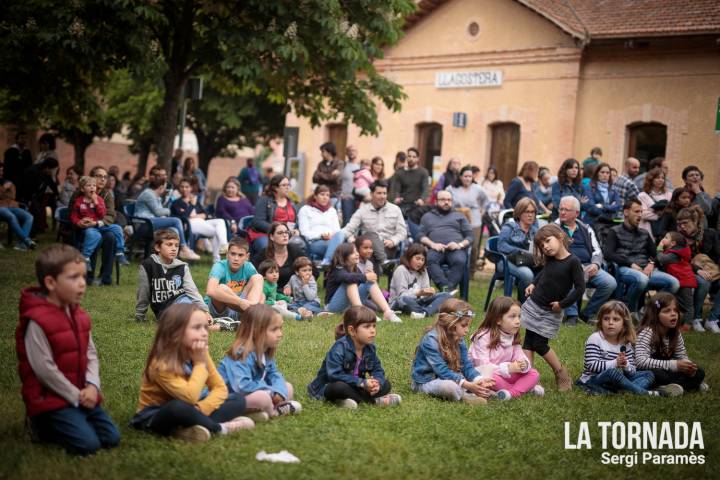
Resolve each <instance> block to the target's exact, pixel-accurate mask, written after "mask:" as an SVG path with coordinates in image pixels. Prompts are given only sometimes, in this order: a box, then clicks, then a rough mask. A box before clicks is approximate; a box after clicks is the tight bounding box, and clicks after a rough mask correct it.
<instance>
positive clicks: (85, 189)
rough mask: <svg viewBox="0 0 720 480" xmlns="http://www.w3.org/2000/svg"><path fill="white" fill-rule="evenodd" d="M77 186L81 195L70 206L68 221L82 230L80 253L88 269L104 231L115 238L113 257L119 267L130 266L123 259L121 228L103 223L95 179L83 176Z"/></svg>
mask: <svg viewBox="0 0 720 480" xmlns="http://www.w3.org/2000/svg"><path fill="white" fill-rule="evenodd" d="M79 185H80V191H81V192H82V195H79V196H78V197H77V198H76V199H75V203H74V204H73V205H71V207H72V209H71V211H70V221H71V222H72V223H73V225H75V226H76V227H77V228H81V229H83V230H84V233H85V235H84V236H83V245H82V250H83V252H82V253H83V256H84V257H85V262H86V263H87V266H88V269H90V256H91V255H92V254H93V252H94V251H95V250H96V249H97V247H98V245H100V242H101V240H102V233H103V232H106V231H109V232H110V233H112V234H113V237H115V256H116V257H117V259H118V262H119V263H120V265H130V262H128V260H127V258H125V235H124V234H123V230H122V228H121V227H120V225H117V224H115V223H112V224H110V225H107V224H105V223H104V222H103V218H104V217H105V212H106V209H105V201H104V200H103V199H102V197H101V196H99V195H98V194H97V191H96V190H97V180H95V177H88V176H83V177H80V181H79Z"/></svg>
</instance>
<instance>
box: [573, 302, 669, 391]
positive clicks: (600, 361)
mask: <svg viewBox="0 0 720 480" xmlns="http://www.w3.org/2000/svg"><path fill="white" fill-rule="evenodd" d="M635 338H636V337H635V329H634V328H633V324H632V319H631V318H630V311H629V310H628V308H627V307H626V306H625V304H623V303H621V302H618V301H617V300H612V301H609V302H607V303H606V304H604V305H603V306H602V307H600V311H599V312H598V322H597V331H596V332H595V333H593V334H592V335H590V337H588V339H587V341H586V342H585V368H584V370H583V373H582V376H580V378H579V379H578V381H577V382H576V384H577V385H578V386H579V387H581V388H584V389H585V390H586V391H588V392H589V393H594V394H598V395H609V394H613V393H618V392H620V391H628V392H631V393H634V394H636V395H660V394H661V392H657V391H654V390H649V389H650V386H651V385H652V384H653V381H654V380H655V377H654V376H653V373H652V372H650V371H640V372H638V371H637V370H636V368H635V354H634V351H633V344H634V343H635Z"/></svg>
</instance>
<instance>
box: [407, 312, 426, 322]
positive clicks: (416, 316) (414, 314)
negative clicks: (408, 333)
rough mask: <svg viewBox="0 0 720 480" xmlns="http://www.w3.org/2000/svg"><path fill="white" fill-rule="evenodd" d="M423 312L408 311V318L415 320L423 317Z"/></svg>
mask: <svg viewBox="0 0 720 480" xmlns="http://www.w3.org/2000/svg"><path fill="white" fill-rule="evenodd" d="M425 316H426V315H425V312H410V318H412V319H415V320H420V319H421V318H425Z"/></svg>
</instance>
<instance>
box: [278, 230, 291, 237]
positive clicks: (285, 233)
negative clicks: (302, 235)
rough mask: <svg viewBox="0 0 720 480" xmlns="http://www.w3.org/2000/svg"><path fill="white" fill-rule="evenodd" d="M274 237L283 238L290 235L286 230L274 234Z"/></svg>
mask: <svg viewBox="0 0 720 480" xmlns="http://www.w3.org/2000/svg"><path fill="white" fill-rule="evenodd" d="M275 235H283V236H285V235H290V232H288V231H287V230H280V231H278V232H275Z"/></svg>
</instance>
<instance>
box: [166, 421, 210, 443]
mask: <svg viewBox="0 0 720 480" xmlns="http://www.w3.org/2000/svg"><path fill="white" fill-rule="evenodd" d="M172 436H173V437H175V438H179V439H180V440H185V441H186V442H190V443H201V442H207V441H208V440H210V430H208V429H207V428H205V427H203V426H202V425H193V426H192V427H188V428H178V429H177V430H175V432H174V433H173V434H172Z"/></svg>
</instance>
